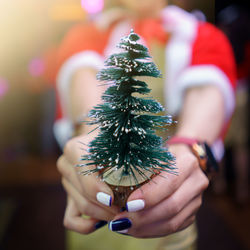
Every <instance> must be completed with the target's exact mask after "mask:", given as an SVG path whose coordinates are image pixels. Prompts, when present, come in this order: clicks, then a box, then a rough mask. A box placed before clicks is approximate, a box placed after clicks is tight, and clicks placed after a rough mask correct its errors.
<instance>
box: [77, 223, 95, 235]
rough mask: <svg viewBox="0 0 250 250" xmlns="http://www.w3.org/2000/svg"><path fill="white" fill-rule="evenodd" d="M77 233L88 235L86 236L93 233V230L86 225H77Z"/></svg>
mask: <svg viewBox="0 0 250 250" xmlns="http://www.w3.org/2000/svg"><path fill="white" fill-rule="evenodd" d="M78 231H79V233H81V234H85V235H88V234H90V233H92V232H93V228H92V227H90V226H86V225H84V224H82V225H79V227H78Z"/></svg>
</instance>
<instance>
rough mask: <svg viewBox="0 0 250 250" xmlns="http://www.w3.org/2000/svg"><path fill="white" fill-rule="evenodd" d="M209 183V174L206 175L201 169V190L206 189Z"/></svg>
mask: <svg viewBox="0 0 250 250" xmlns="http://www.w3.org/2000/svg"><path fill="white" fill-rule="evenodd" d="M208 185H209V180H208V178H207V176H205V174H204V173H203V172H202V171H201V177H200V189H201V191H204V190H205V189H207V187H208Z"/></svg>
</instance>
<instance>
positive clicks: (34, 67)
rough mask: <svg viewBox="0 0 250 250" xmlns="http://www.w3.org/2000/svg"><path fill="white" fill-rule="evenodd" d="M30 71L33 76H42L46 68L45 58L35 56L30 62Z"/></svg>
mask: <svg viewBox="0 0 250 250" xmlns="http://www.w3.org/2000/svg"><path fill="white" fill-rule="evenodd" d="M28 70H29V73H30V75H32V76H35V77H37V76H41V75H42V74H43V73H44V70H45V63H44V60H43V59H41V58H33V59H32V60H31V61H30V63H29V68H28Z"/></svg>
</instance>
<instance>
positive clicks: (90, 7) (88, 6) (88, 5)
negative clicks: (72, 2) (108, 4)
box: [81, 0, 104, 14]
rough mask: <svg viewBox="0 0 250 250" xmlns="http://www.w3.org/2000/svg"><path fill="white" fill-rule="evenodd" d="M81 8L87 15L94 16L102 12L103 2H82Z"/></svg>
mask: <svg viewBox="0 0 250 250" xmlns="http://www.w3.org/2000/svg"><path fill="white" fill-rule="evenodd" d="M81 3H82V8H83V9H84V10H86V11H87V12H88V13H89V14H96V13H98V12H100V11H102V9H103V6H104V0H82V1H81Z"/></svg>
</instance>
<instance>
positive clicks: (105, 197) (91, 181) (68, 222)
mask: <svg viewBox="0 0 250 250" xmlns="http://www.w3.org/2000/svg"><path fill="white" fill-rule="evenodd" d="M92 139H93V135H91V136H90V135H86V136H79V137H75V138H73V139H71V140H69V141H68V143H67V144H66V146H65V148H64V152H63V155H62V156H61V157H60V158H59V159H58V161H57V168H58V170H59V172H60V173H61V175H62V184H63V187H64V189H65V190H66V192H67V196H68V202H67V207H66V212H65V216H64V225H65V227H66V228H68V229H70V230H73V231H76V232H79V233H82V234H88V233H91V232H93V231H94V230H96V229H97V228H98V227H100V226H101V225H103V224H104V222H103V221H109V220H111V219H113V217H114V216H115V215H116V214H117V212H118V209H117V208H116V207H113V206H111V203H112V201H113V193H112V191H111V189H110V188H109V187H108V186H107V185H106V184H105V183H103V182H101V181H100V180H99V178H96V175H95V174H92V175H88V176H83V175H80V174H79V173H78V171H80V170H79V169H76V165H77V164H79V163H80V158H81V155H82V154H85V153H86V152H84V151H83V149H81V148H82V147H85V149H87V148H86V146H83V143H84V144H88V143H89V142H90V141H91V140H92ZM82 215H86V216H88V217H89V218H83V216H82ZM100 221H101V222H100Z"/></svg>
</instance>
